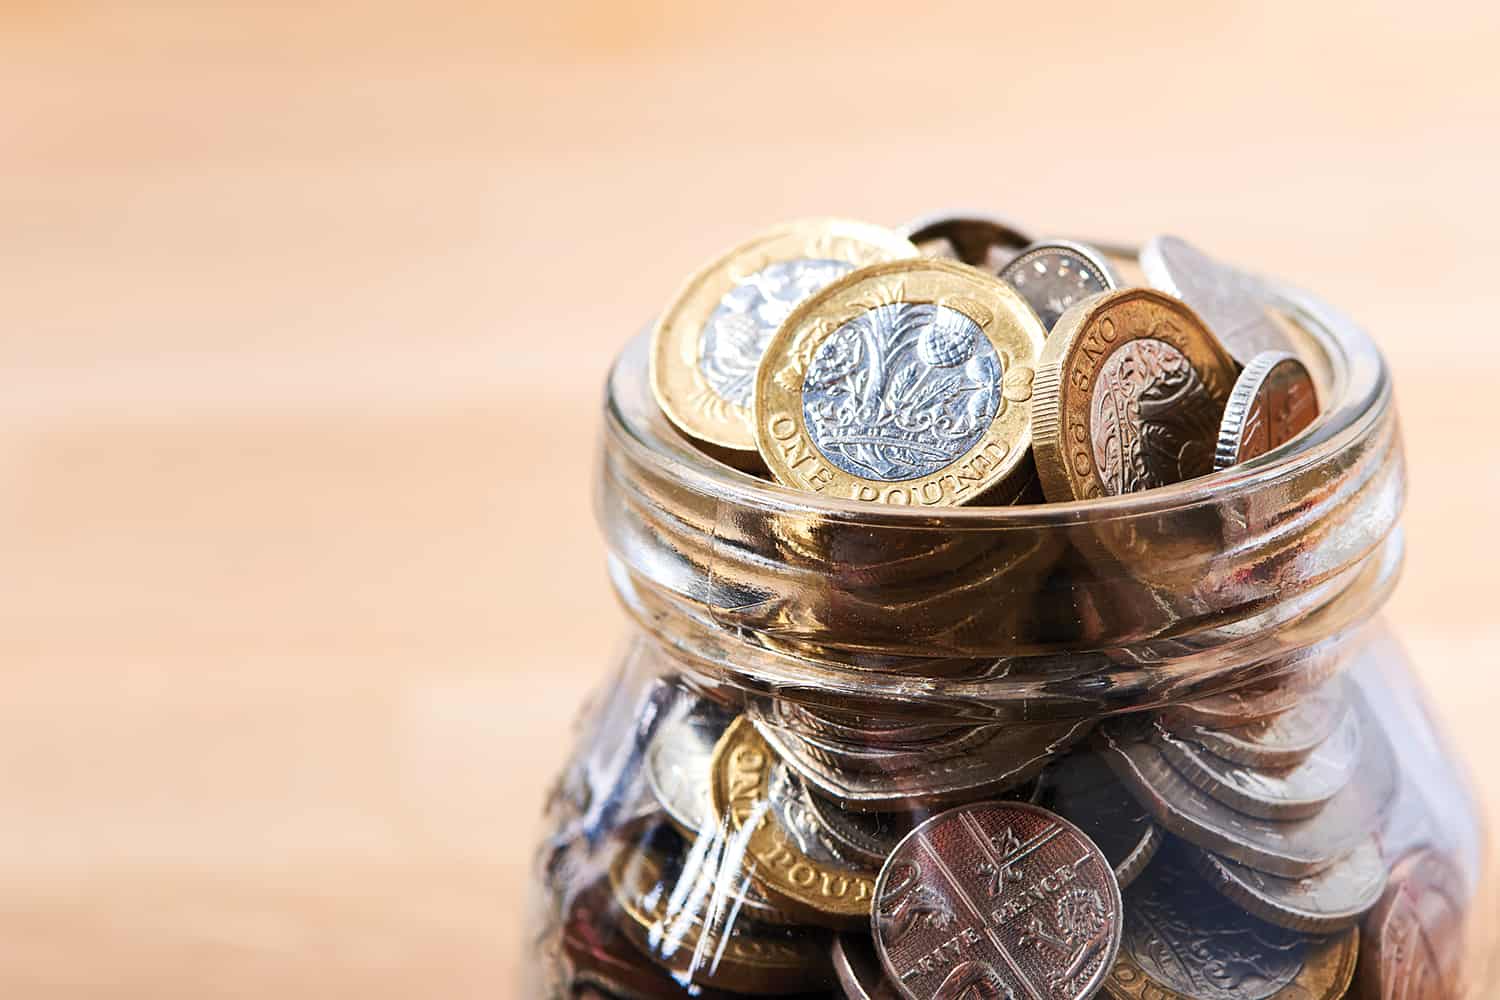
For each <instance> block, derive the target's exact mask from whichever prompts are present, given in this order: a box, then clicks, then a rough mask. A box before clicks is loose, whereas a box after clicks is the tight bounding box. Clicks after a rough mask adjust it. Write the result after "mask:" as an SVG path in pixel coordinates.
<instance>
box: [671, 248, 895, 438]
mask: <svg viewBox="0 0 1500 1000" xmlns="http://www.w3.org/2000/svg"><path fill="white" fill-rule="evenodd" d="M916 254H917V248H916V247H915V246H914V245H912V243H911V242H910V241H909V240H906V239H904V238H902V237H900V236H898V235H896V234H895V233H893V232H890V231H889V230H886V229H882V228H881V227H879V226H873V225H869V224H867V223H863V222H849V221H845V220H842V219H807V220H804V221H801V222H791V223H786V224H785V225H781V226H777V227H776V228H774V229H771V230H768V231H766V232H764V233H761V234H760V235H759V236H757V237H755V238H754V239H752V240H749V241H748V242H746V243H743V244H741V245H740V246H737V247H735V248H734V249H733V250H730V251H729V252H728V253H726V254H725V255H724V256H722V257H720V258H719V259H718V260H716V261H714V262H713V263H711V264H709V265H708V266H707V267H705V268H703V270H701V271H699V272H698V273H697V274H695V275H693V276H692V277H691V278H690V279H688V282H687V284H686V285H684V286H683V288H682V290H681V291H679V292H678V293H677V298H676V299H674V300H673V302H672V304H671V305H670V306H668V307H667V309H666V311H665V312H663V313H662V315H661V319H660V320H659V321H658V322H657V324H656V328H655V330H654V331H653V332H652V336H651V388H652V391H653V392H654V393H655V395H656V401H657V403H658V404H659V405H660V406H661V408H662V410H663V412H665V413H666V415H667V416H668V418H670V419H671V421H672V423H674V424H676V425H677V427H678V428H679V429H681V430H682V431H683V432H684V433H686V434H687V435H688V436H690V437H693V438H696V439H697V440H699V441H701V442H707V443H708V444H710V445H713V446H715V447H716V448H718V449H727V450H728V451H729V452H731V453H733V452H741V453H744V455H743V456H742V457H753V455H754V452H755V423H754V404H753V396H754V392H755V372H756V367H757V366H758V365H759V364H760V358H761V354H762V353H763V352H764V351H765V347H766V344H767V342H769V341H770V339H771V337H772V335H773V334H775V332H776V329H777V327H779V326H780V325H781V322H782V320H784V319H785V318H786V316H787V314H788V313H790V312H791V311H792V309H793V308H794V307H795V306H796V305H797V304H798V303H799V302H801V301H802V300H803V299H805V298H806V297H807V296H808V295H811V294H812V293H813V292H815V291H817V290H818V289H820V288H822V287H823V286H825V285H827V284H828V283H829V282H831V281H833V280H834V279H836V278H840V277H843V276H844V275H846V274H848V273H849V272H850V271H853V270H854V269H855V268H857V267H863V266H864V265H866V264H874V263H877V262H879V261H886V260H894V259H897V258H900V257H914V256H916ZM729 457H733V455H731V456H729Z"/></svg>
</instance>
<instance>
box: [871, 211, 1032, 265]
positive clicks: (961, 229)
mask: <svg viewBox="0 0 1500 1000" xmlns="http://www.w3.org/2000/svg"><path fill="white" fill-rule="evenodd" d="M899 231H900V233H901V235H903V236H905V237H906V238H907V239H908V240H911V242H913V243H915V244H916V245H917V249H919V250H921V251H922V253H923V254H926V255H927V256H935V257H951V258H953V259H954V260H961V261H963V262H964V263H965V264H970V265H972V266H974V267H982V268H987V269H989V270H992V271H998V270H999V269H1000V268H1001V267H1003V266H1004V265H1005V263H1006V262H1007V261H1009V260H1010V259H1011V258H1012V257H1014V256H1015V255H1016V253H1017V252H1018V251H1019V250H1020V249H1021V248H1022V247H1024V246H1025V245H1026V244H1028V243H1030V242H1031V237H1030V236H1027V235H1026V234H1025V233H1023V232H1021V231H1020V229H1019V228H1017V227H1016V225H1015V224H1014V223H1012V222H1010V221H1008V220H1006V219H1001V218H999V217H998V216H993V215H985V214H982V213H980V212H942V213H939V214H936V215H928V216H923V217H922V218H920V219H916V220H914V221H912V222H909V223H907V224H906V225H905V226H903V227H901V229H900V230H899Z"/></svg>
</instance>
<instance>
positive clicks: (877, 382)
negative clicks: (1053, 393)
mask: <svg viewBox="0 0 1500 1000" xmlns="http://www.w3.org/2000/svg"><path fill="white" fill-rule="evenodd" d="M1004 374H1005V372H1004V369H1003V366H1002V365H1001V362H1000V357H999V355H998V354H997V353H996V351H995V348H994V345H992V344H991V343H990V342H989V340H988V339H986V338H985V336H984V331H983V330H981V329H980V328H979V324H977V323H975V322H974V321H973V320H972V319H970V318H969V317H968V316H965V315H964V314H963V313H961V312H959V311H958V310H956V309H952V308H949V307H947V306H941V305H933V304H931V303H922V304H916V305H913V304H911V303H905V302H896V303H891V304H889V305H883V306H877V307H876V308H874V309H871V310H869V311H867V312H864V313H861V314H860V315H858V316H856V317H854V319H852V320H850V321H849V322H847V323H845V324H844V325H843V326H841V327H840V328H839V329H838V330H837V331H835V333H834V334H833V336H831V337H829V338H828V339H827V340H824V341H823V343H822V344H820V345H819V346H818V349H817V351H816V352H815V353H814V354H813V359H812V364H811V365H810V366H809V367H808V369H807V374H806V375H805V376H804V377H803V380H802V414H803V418H804V419H805V420H806V422H807V429H808V432H809V434H811V436H812V439H813V444H814V445H816V446H817V449H818V451H820V452H822V454H823V455H824V457H826V458H827V459H828V460H829V461H831V462H832V463H833V464H834V465H837V466H838V467H839V468H840V469H843V470H844V471H845V472H848V473H850V474H851V475H855V476H865V477H867V478H870V479H878V480H880V481H881V482H898V481H900V480H903V479H916V478H918V477H921V476H928V475H931V474H932V473H934V472H936V471H937V470H939V469H941V468H944V467H945V466H947V465H950V464H951V463H953V462H954V461H956V460H957V459H958V458H959V457H960V456H962V455H963V454H964V452H966V451H968V450H969V449H970V448H972V447H973V446H974V444H975V442H977V441H978V440H979V438H980V436H981V435H982V434H983V433H984V432H985V430H986V429H987V428H988V427H989V425H990V423H991V421H993V420H994V418H995V413H996V411H997V410H998V409H999V406H1000V403H1001V400H1002V397H1001V391H1002V389H1003V386H1002V384H1001V379H1002V377H1003V376H1004Z"/></svg>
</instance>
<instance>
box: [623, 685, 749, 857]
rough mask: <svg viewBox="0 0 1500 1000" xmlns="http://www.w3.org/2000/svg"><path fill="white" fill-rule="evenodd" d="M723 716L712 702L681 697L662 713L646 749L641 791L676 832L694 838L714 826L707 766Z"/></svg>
mask: <svg viewBox="0 0 1500 1000" xmlns="http://www.w3.org/2000/svg"><path fill="white" fill-rule="evenodd" d="M728 725H729V716H728V714H727V713H725V712H724V711H723V710H722V709H720V708H718V707H717V706H715V705H714V704H713V703H712V702H709V701H706V700H703V699H699V698H695V697H693V696H691V695H684V696H682V697H681V698H679V699H678V700H677V701H676V702H675V703H674V704H673V705H672V707H671V708H670V709H669V710H668V712H667V715H666V717H665V718H664V719H663V720H662V722H661V724H660V725H659V726H658V727H657V729H656V732H655V733H654V734H653V735H652V738H651V743H650V745H649V746H648V747H647V749H646V755H645V758H646V759H645V768H644V770H645V773H646V786H647V787H648V788H649V789H650V790H651V794H652V795H654V796H656V801H657V802H658V803H660V804H661V808H662V810H663V811H665V812H666V814H667V816H668V817H669V818H670V819H671V820H672V822H673V823H674V824H675V825H676V826H677V828H678V829H679V830H681V831H682V832H683V833H686V834H687V835H689V836H696V835H697V833H698V832H699V831H700V830H702V829H703V828H704V827H705V825H708V824H711V823H715V822H716V821H717V817H714V816H712V815H711V814H712V812H713V805H712V802H711V797H710V793H709V782H710V780H711V778H712V774H711V772H710V768H709V761H710V759H712V757H713V752H714V744H715V743H717V742H718V741H719V737H720V736H722V735H724V730H725V728H727V727H728Z"/></svg>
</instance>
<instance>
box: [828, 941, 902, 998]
mask: <svg viewBox="0 0 1500 1000" xmlns="http://www.w3.org/2000/svg"><path fill="white" fill-rule="evenodd" d="M833 974H834V975H835V976H838V978H839V985H840V986H842V987H843V988H844V996H845V997H846V998H847V1000H901V994H900V993H898V992H897V991H896V987H894V986H892V985H891V981H890V980H889V979H887V978H886V975H885V970H884V969H882V968H881V967H880V956H879V955H876V954H875V945H874V943H873V942H871V941H870V936H869V935H868V934H854V933H848V932H845V933H843V934H840V935H838V936H837V937H836V938H834V939H833Z"/></svg>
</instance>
